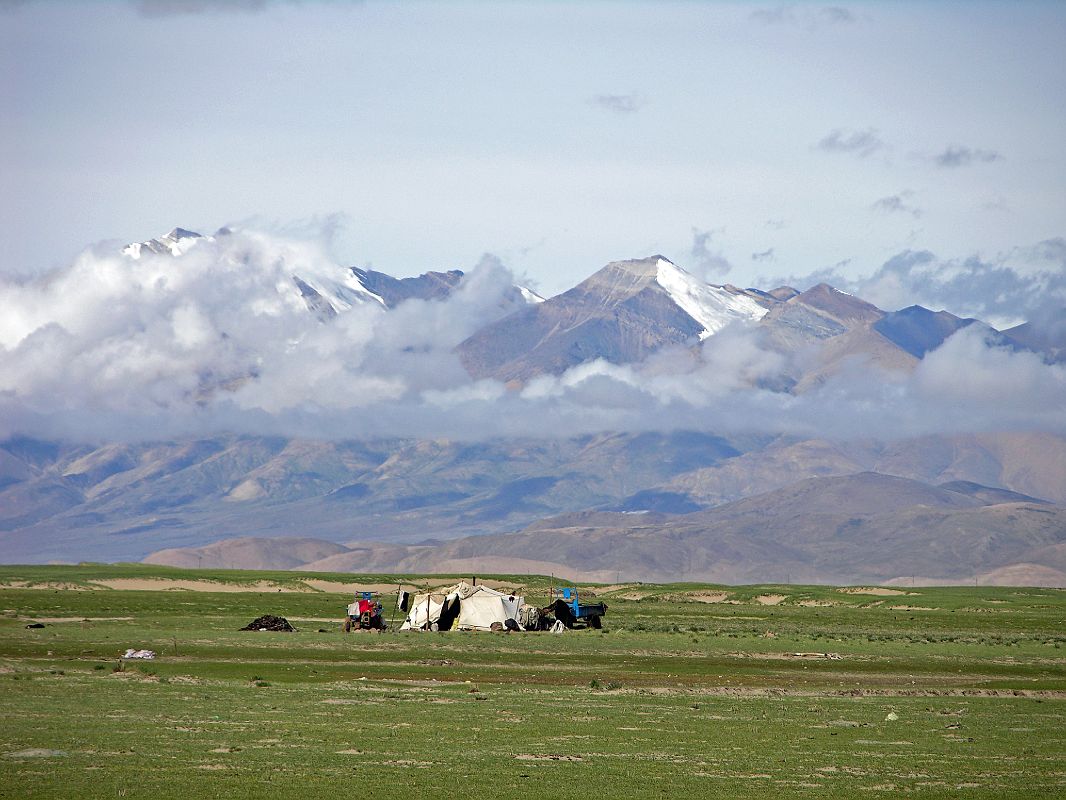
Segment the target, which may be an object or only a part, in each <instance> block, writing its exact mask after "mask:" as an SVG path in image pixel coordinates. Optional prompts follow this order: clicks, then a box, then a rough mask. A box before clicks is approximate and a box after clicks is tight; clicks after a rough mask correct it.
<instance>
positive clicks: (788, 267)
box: [0, 0, 1066, 294]
mask: <svg viewBox="0 0 1066 800" xmlns="http://www.w3.org/2000/svg"><path fill="white" fill-rule="evenodd" d="M0 9H2V10H0V108H2V109H3V119H4V122H3V124H2V125H0V183H2V184H3V192H2V197H0V214H2V216H3V222H2V226H3V234H2V236H0V272H3V273H5V274H15V273H23V274H25V273H39V272H42V271H44V270H47V269H49V268H51V267H58V266H61V265H64V264H67V263H69V262H70V260H71V259H72V258H73V257H74V255H75V254H76V253H77V252H78V251H79V250H81V249H82V248H83V247H84V246H85V245H87V244H89V243H91V242H94V241H98V240H102V239H117V240H121V241H131V240H141V239H145V238H149V237H151V236H154V235H158V234H160V233H163V232H165V231H167V230H169V229H170V228H171V227H173V226H175V225H182V226H184V227H189V228H194V229H198V230H203V231H205V232H210V231H211V230H213V229H215V228H217V227H219V226H222V225H225V224H231V223H234V222H238V223H239V222H242V221H248V220H254V221H255V224H256V225H259V226H262V227H267V228H285V229H289V230H292V229H313V228H315V227H316V226H318V225H322V224H325V227H327V228H329V229H330V230H334V229H335V230H336V234H335V239H334V241H333V245H332V247H333V250H334V253H335V255H336V257H337V258H338V259H339V260H341V261H342V262H343V263H351V264H357V265H366V264H370V265H372V266H373V267H374V268H376V269H381V270H383V271H386V272H390V273H392V274H397V275H409V274H416V273H418V272H421V271H424V270H426V269H446V268H455V267H458V268H464V269H466V268H470V267H471V266H473V265H474V264H476V263H477V262H478V260H479V259H480V258H481V256H482V254H483V253H492V254H494V255H496V256H498V257H499V258H500V259H501V260H502V261H503V263H504V264H506V265H507V266H508V267H510V268H511V269H512V270H514V271H515V272H517V273H519V274H524V275H526V276H528V277H529V278H531V279H532V281H533V282H535V284H536V285H538V287H539V288H540V290H541V291H542V293H545V294H553V293H555V292H558V291H561V290H563V289H565V288H568V287H569V286H571V285H572V284H573V283H575V282H576V281H577V280H579V279H581V278H583V277H585V276H586V275H588V274H590V273H591V272H593V271H594V270H595V269H597V268H598V267H599V266H601V265H602V264H604V263H606V262H608V261H611V260H616V259H622V258H630V257H640V256H644V255H648V254H651V253H656V252H660V253H663V254H664V255H666V256H667V257H669V258H671V259H672V260H674V261H675V262H677V263H678V264H680V265H682V266H684V267H686V268H688V269H690V270H692V271H694V272H697V273H700V274H703V275H704V276H705V277H707V278H709V279H712V280H714V281H716V282H726V281H728V282H732V283H737V284H747V285H751V284H757V283H764V282H765V281H768V280H770V279H772V278H777V277H789V276H793V277H800V276H807V275H810V274H811V273H815V272H818V271H822V270H827V269H834V270H835V271H836V273H837V274H839V275H845V276H848V277H850V278H854V279H858V278H860V277H861V276H868V275H871V274H873V273H875V272H876V271H877V270H879V269H880V268H881V266H882V265H883V264H885V263H886V262H888V261H890V259H892V258H893V257H894V256H897V255H898V254H899V253H901V252H904V251H907V250H928V251H931V252H932V253H934V254H935V255H936V257H937V258H939V259H943V260H948V261H950V260H952V259H957V260H960V261H962V260H965V259H968V258H971V257H974V256H976V257H978V258H980V259H982V260H984V261H986V262H995V261H997V260H1000V259H1008V260H1009V259H1012V258H1013V259H1023V260H1024V255H1022V254H1024V253H1026V252H1028V248H1032V247H1033V246H1034V245H1037V244H1038V243H1040V242H1044V241H1046V240H1055V239H1058V238H1060V237H1063V236H1066V148H1064V147H1063V146H1062V143H1063V142H1064V141H1066V57H1064V56H1063V53H1064V52H1066V5H1063V4H1061V3H1052V2H1047V3H916V4H911V3H902V2H894V3H844V4H834V5H822V4H813V3H812V4H808V3H800V4H794V5H787V6H781V5H777V4H758V3H739V4H719V3H697V2H686V3H638V2H631V3H614V4H604V3H508V4H494V3H434V4H428V3H426V4H423V3H379V2H365V3H339V2H338V3H318V2H311V1H310V0H308V1H307V2H301V3H294V2H269V1H268V0H262V2H256V1H255V0H251V2H237V3H217V2H195V1H190V2H182V1H181V0H174V1H173V2H141V3H136V2H111V3H108V2H93V3H89V2H85V3H63V2H48V1H47V0H40V1H39V2H33V0H29V1H28V2H15V3H11V2H2V3H0ZM337 222H339V227H335V224H336V223H337ZM1022 266H1024V265H1022Z"/></svg>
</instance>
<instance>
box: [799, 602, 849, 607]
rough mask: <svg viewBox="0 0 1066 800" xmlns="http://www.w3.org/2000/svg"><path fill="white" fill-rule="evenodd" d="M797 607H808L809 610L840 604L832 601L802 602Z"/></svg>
mask: <svg viewBox="0 0 1066 800" xmlns="http://www.w3.org/2000/svg"><path fill="white" fill-rule="evenodd" d="M796 605H798V606H806V607H807V608H824V607H825V606H835V605H839V603H834V602H833V601H832V600H800V601H799V602H798V603H796Z"/></svg>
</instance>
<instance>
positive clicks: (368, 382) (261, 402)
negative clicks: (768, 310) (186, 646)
mask: <svg viewBox="0 0 1066 800" xmlns="http://www.w3.org/2000/svg"><path fill="white" fill-rule="evenodd" d="M1041 247H1043V248H1044V250H1043V251H1042V252H1041V254H1039V255H1040V256H1041V257H1042V258H1044V259H1045V261H1046V266H1045V268H1043V269H1037V270H1036V271H1035V272H1034V273H1032V274H1027V275H1023V274H1020V273H1018V272H1014V271H1011V270H1009V269H1008V268H1006V267H1005V266H1004V265H989V264H985V263H983V262H977V261H967V262H961V263H951V264H945V263H942V262H938V261H937V260H936V259H935V258H934V257H932V256H931V255H930V254H925V253H912V254H905V255H902V256H900V257H898V258H897V259H893V260H892V261H890V262H889V263H887V264H885V265H884V266H883V267H882V268H881V270H879V271H878V273H876V274H875V275H873V276H871V277H870V278H869V279H867V280H866V281H863V282H861V284H860V285H859V286H852V285H850V284H847V283H845V282H842V283H841V284H838V285H842V288H849V289H857V290H858V293H859V294H860V295H861V296H862V297H864V298H865V299H867V300H869V301H871V302H874V303H877V304H879V305H882V307H887V308H894V307H899V306H902V305H906V304H908V303H909V302H915V301H917V300H918V299H922V298H917V297H913V296H910V293H911V292H913V291H914V290H915V289H919V290H921V292H922V294H923V297H930V296H933V297H934V302H935V301H937V300H939V301H940V302H941V303H942V304H946V305H949V307H950V308H951V310H953V311H956V312H960V311H961V312H963V313H972V314H973V315H974V316H978V315H979V313H988V314H990V315H992V316H994V317H995V318H996V319H997V320H998V319H1000V318H1006V317H1008V316H1010V314H1011V313H1014V314H1017V313H1018V312H1017V309H1019V308H1020V309H1024V310H1026V311H1029V310H1032V311H1036V310H1037V309H1039V308H1040V307H1041V301H1042V299H1046V300H1048V301H1058V302H1059V303H1060V306H1061V293H1062V291H1063V285H1064V278H1063V271H1062V267H1061V263H1059V262H1057V261H1056V260H1055V259H1059V261H1061V255H1062V254H1061V250H1062V249H1063V244H1062V242H1057V243H1056V242H1048V243H1044V244H1043V245H1042V246H1041ZM1056 248H1057V249H1056ZM1038 260H1039V259H1038ZM1056 264H1058V266H1055V265H1056ZM594 268H595V265H593V267H592V268H589V269H585V265H577V266H575V270H581V271H582V272H583V273H588V272H592V271H593V269H594ZM349 274H350V273H349V271H348V270H347V269H346V268H345V267H344V266H342V265H339V264H337V263H335V262H334V260H333V259H332V258H331V257H330V256H329V254H328V247H327V246H325V245H324V244H322V243H321V242H318V241H315V240H314V239H304V240H296V239H291V238H283V237H279V236H276V235H270V234H266V233H263V232H258V231H251V230H246V231H236V232H228V233H226V234H225V235H218V236H215V237H211V238H205V239H202V240H198V241H197V243H196V245H195V246H193V247H190V248H189V249H188V251H187V252H184V253H183V254H181V255H180V256H177V257H175V256H172V255H170V254H169V253H165V254H155V253H151V252H147V251H145V252H143V253H142V255H141V257H139V258H133V257H131V256H129V255H126V254H123V253H122V252H121V250H120V248H119V247H116V246H115V245H114V244H113V243H111V244H107V245H98V246H96V247H94V248H91V249H89V250H87V251H86V252H84V253H83V254H82V255H81V256H80V257H79V258H78V259H77V260H76V261H75V262H74V263H73V264H72V265H71V266H70V267H69V268H67V269H64V270H61V271H58V272H55V273H53V274H50V275H48V276H45V277H44V278H42V279H38V280H34V281H31V282H13V281H6V282H5V281H3V280H0V309H2V311H3V313H2V314H0V437H8V436H12V435H19V434H25V435H32V436H36V437H44V438H48V437H62V438H66V439H85V440H90V441H96V440H117V439H156V438H162V437H170V436H178V435H187V434H194V435H199V434H210V433H216V432H221V431H233V432H238V433H257V434H264V433H278V434H286V435H302V436H305V437H325V438H358V437H368V436H379V435H380V436H396V435H402V436H407V435H410V436H419V437H433V436H441V437H451V438H470V439H476V438H484V437H489V436H495V435H530V434H532V435H545V436H563V435H573V434H577V433H582V432H592V431H600V430H629V431H636V430H669V429H677V428H685V429H696V430H715V431H739V430H758V431H770V432H793V433H798V434H813V433H820V434H823V435H825V434H830V435H833V434H835V435H841V436H880V437H895V436H900V437H902V436H912V435H920V434H923V433H932V432H962V431H978V430H996V429H1037V430H1052V431H1057V432H1066V369H1064V368H1063V367H1062V366H1061V365H1055V364H1047V363H1045V361H1044V360H1043V359H1041V357H1040V356H1039V355H1037V354H1034V353H1028V352H1016V351H1013V350H1009V349H1006V348H1004V347H1001V346H997V344H996V342H995V340H994V339H992V338H990V337H989V330H988V329H987V328H985V327H983V326H976V325H974V326H971V327H969V328H965V329H962V330H960V331H959V332H957V333H955V334H954V335H953V336H951V337H950V338H949V339H948V340H947V341H946V342H945V343H944V344H943V345H942V346H941V347H939V348H938V349H936V350H935V351H933V352H931V353H929V354H928V355H926V357H925V358H924V359H923V360H921V361H920V362H919V363H918V365H917V366H916V367H915V368H914V369H913V371H910V372H886V371H883V370H881V369H880V368H878V367H876V366H873V365H871V364H869V363H867V362H865V361H864V360H863V359H862V358H861V357H856V358H855V359H853V360H850V361H848V362H846V363H845V366H844V368H843V369H841V370H840V371H838V372H836V373H835V374H833V375H831V376H829V377H828V378H827V379H825V380H824V382H822V383H820V385H818V386H816V387H814V388H811V389H809V390H807V391H805V392H803V393H788V392H784V391H779V390H774V389H773V388H760V387H773V386H774V379H775V377H776V376H778V375H779V374H781V373H782V371H783V370H785V369H786V368H787V367H789V363H788V362H789V361H794V360H796V359H801V360H802V359H803V358H808V357H810V355H809V353H806V352H804V351H798V352H796V353H792V354H782V353H781V352H777V351H772V350H769V349H765V347H764V346H763V345H762V344H761V339H760V338H759V336H758V330H757V324H751V325H746V326H745V325H734V326H731V327H729V328H727V329H726V330H724V331H722V332H721V333H718V334H716V335H714V336H710V337H708V338H707V339H706V340H705V341H703V342H702V343H700V344H696V343H695V342H693V343H692V345H691V346H686V347H668V348H664V349H662V350H660V351H658V352H657V353H655V354H654V355H653V356H652V357H651V358H649V359H647V360H645V361H643V362H641V363H639V364H629V365H617V364H611V363H607V362H606V361H603V360H594V361H590V362H587V363H584V364H581V365H579V366H576V367H573V368H571V369H569V370H567V371H566V372H565V373H563V374H560V375H542V376H539V377H536V378H534V379H532V380H530V381H528V382H526V383H525V384H524V385H522V386H513V385H512V386H505V385H504V384H503V383H501V382H499V381H497V380H493V379H481V380H474V379H472V378H470V377H469V375H468V374H467V372H466V371H465V370H464V368H463V366H462V364H461V362H460V360H459V357H458V356H457V355H456V353H455V348H456V346H457V345H459V344H460V342H462V341H463V340H464V339H466V338H467V337H469V336H471V335H472V334H474V333H475V332H476V331H478V330H479V329H481V328H483V327H484V326H486V325H488V324H489V323H491V322H494V321H496V320H498V319H500V318H501V317H503V316H504V315H506V314H507V313H510V312H511V311H513V310H514V308H515V306H514V301H513V296H514V284H515V278H514V276H513V275H511V274H510V272H509V271H508V270H507V269H506V268H505V267H504V266H503V265H502V264H501V263H500V262H499V261H498V260H497V259H495V258H493V257H492V256H485V257H484V258H483V259H482V260H481V262H480V263H478V264H477V265H476V266H475V267H474V268H473V269H471V270H469V272H468V273H467V275H466V276H465V277H464V278H463V280H462V281H461V283H460V284H459V286H458V287H457V288H456V289H455V290H454V291H453V292H452V293H451V294H450V295H448V296H447V297H445V298H443V299H439V300H420V299H411V300H407V301H406V302H403V303H400V304H399V305H398V306H396V307H395V308H392V309H390V310H386V309H385V308H384V307H383V306H382V304H381V303H380V302H377V300H376V299H375V298H373V297H372V296H369V295H366V296H363V295H361V294H360V292H359V290H357V289H353V290H351V291H349V290H344V291H342V292H341V294H340V295H338V296H339V297H340V298H341V300H340V302H341V305H342V306H343V307H342V308H341V309H340V313H336V314H332V315H325V314H322V313H315V310H314V308H309V305H311V303H310V302H309V301H308V299H307V295H306V293H305V292H304V291H303V290H301V288H300V284H301V282H303V283H305V285H311V286H327V285H336V286H341V287H342V288H343V283H344V281H345V279H346V276H348V275H349ZM294 276H296V277H298V278H299V279H300V280H299V281H297V280H294ZM582 277H583V275H582ZM989 281H992V282H995V286H996V287H997V292H996V293H995V297H996V298H998V299H997V300H996V303H998V304H996V303H994V304H991V305H984V306H983V307H982V308H976V307H974V306H973V305H967V303H968V302H970V301H968V300H967V299H966V298H967V291H968V290H974V291H973V296H981V295H982V294H985V295H987V296H991V295H990V294H989V293H985V292H984V291H983V289H982V286H983V285H984V284H982V282H989ZM762 288H767V289H768V288H771V287H768V286H767V287H762ZM798 288H805V287H798ZM985 288H988V287H987V286H986V287H985ZM930 292H931V294H930ZM349 305H350V307H347V306H349ZM934 307H936V306H934ZM1012 309H1013V312H1012Z"/></svg>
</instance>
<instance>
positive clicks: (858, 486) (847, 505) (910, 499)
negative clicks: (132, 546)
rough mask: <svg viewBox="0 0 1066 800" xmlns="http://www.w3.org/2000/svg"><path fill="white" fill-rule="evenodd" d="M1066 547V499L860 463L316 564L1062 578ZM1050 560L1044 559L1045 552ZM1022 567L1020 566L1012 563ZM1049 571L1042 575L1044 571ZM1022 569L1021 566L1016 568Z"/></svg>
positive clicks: (368, 550) (741, 578)
mask: <svg viewBox="0 0 1066 800" xmlns="http://www.w3.org/2000/svg"><path fill="white" fill-rule="evenodd" d="M1064 549H1066V508H1062V507H1060V506H1052V505H1048V504H1046V503H1028V502H1011V503H996V504H993V505H984V504H983V503H982V500H981V499H980V497H977V496H974V494H972V493H963V492H955V491H951V490H949V489H944V488H939V487H934V486H929V485H927V484H923V483H920V482H918V481H912V480H908V479H905V478H899V477H893V476H886V475H879V474H877V473H861V474H858V475H849V476H844V477H832V478H813V479H809V480H805V481H800V482H799V483H796V484H794V485H791V486H788V487H785V488H783V489H778V490H775V491H772V492H767V493H764V494H761V495H757V496H754V497H749V498H746V499H744V500H740V501H737V502H734V503H729V504H727V505H724V506H720V507H718V508H713V509H710V510H707V511H701V512H698V513H694V514H687V515H666V514H640V513H616V512H596V513H588V512H582V513H576V514H565V515H561V516H557V517H554V518H551V519H547V520H542V521H541V522H539V523H537V524H536V525H535V526H531V527H530V528H527V529H526V530H524V531H521V532H519V533H515V534H506V535H490V536H476V537H467V538H464V539H458V540H453V541H449V542H444V543H442V544H438V545H429V544H426V545H421V546H399V545H382V544H376V543H360V544H358V545H352V548H351V550H350V552H346V553H340V554H338V555H335V556H331V557H328V558H326V559H324V560H319V561H317V562H314V563H312V564H308V565H305V567H304V568H307V569H347V570H353V571H361V572H367V571H409V572H464V571H471V570H473V571H478V570H480V571H484V570H486V569H489V570H492V571H498V572H521V571H527V570H533V571H537V572H544V571H550V572H554V573H556V574H560V575H567V576H572V577H573V576H583V579H588V580H592V579H596V578H590V577H588V576H593V575H595V576H599V579H607V578H610V579H612V580H613V579H615V578H618V577H621V578H625V579H630V580H656V581H678V580H706V581H718V582H725V583H751V582H763V581H785V580H791V581H795V582H823V583H855V582H865V581H871V582H883V581H886V580H890V579H893V578H897V577H899V576H901V575H902V576H911V575H913V576H927V577H929V576H931V579H937V580H941V581H949V582H967V581H969V580H972V579H973V576H975V575H977V576H979V575H982V574H984V575H991V574H992V573H993V572H995V571H997V570H1000V571H1003V570H1007V571H1004V572H1001V573H1000V574H1002V575H1011V574H1013V575H1023V574H1025V575H1031V576H1034V577H1032V578H1031V580H1051V578H1048V576H1049V575H1052V576H1053V572H1044V573H1041V572H1040V571H1039V570H1036V571H1034V569H1033V567H1032V565H1036V566H1038V567H1040V566H1046V568H1047V569H1048V570H1052V571H1055V570H1057V569H1058V566H1059V564H1060V562H1061V554H1062V552H1063V550H1064ZM1042 558H1043V559H1046V561H1042ZM1015 565H1029V566H1028V567H1025V568H1024V569H1023V568H1022V567H1020V566H1019V567H1018V569H1017V570H1015V571H1014V572H1010V571H1009V570H1008V568H1010V567H1012V566H1015ZM1041 575H1043V577H1040V576H1041ZM1019 580H1020V578H1019Z"/></svg>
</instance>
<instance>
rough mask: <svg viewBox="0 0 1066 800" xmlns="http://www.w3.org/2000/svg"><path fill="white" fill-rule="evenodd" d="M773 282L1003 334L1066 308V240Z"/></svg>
mask: <svg viewBox="0 0 1066 800" xmlns="http://www.w3.org/2000/svg"><path fill="white" fill-rule="evenodd" d="M886 199H888V200H889V201H891V198H886ZM900 199H901V201H902V200H904V198H902V197H901V198H900ZM879 202H880V201H879ZM888 210H893V209H888ZM895 210H900V211H906V210H907V209H906V208H899V209H895ZM768 282H775V285H776V282H781V283H787V284H789V285H792V286H796V287H797V288H807V287H809V286H813V285H814V284H816V283H822V282H825V283H829V284H832V285H833V286H836V287H837V288H839V289H843V290H845V291H848V292H851V293H852V294H855V295H858V296H859V297H862V298H863V299H864V300H868V301H869V302H871V303H873V304H874V305H876V306H879V307H880V308H883V309H886V310H888V311H894V310H897V309H900V308H903V307H905V306H909V305H914V304H918V305H923V306H926V307H927V308H931V309H933V310H937V311H939V310H941V309H944V310H947V311H950V312H951V313H953V314H956V315H958V316H960V317H974V318H976V319H980V320H983V321H984V322H987V323H988V324H990V325H992V326H994V327H996V328H999V329H1001V330H1002V329H1004V328H1008V327H1011V326H1013V325H1017V324H1019V323H1021V322H1024V321H1026V320H1032V319H1037V318H1045V317H1049V316H1050V315H1054V314H1055V313H1057V312H1058V311H1060V310H1061V309H1064V308H1066V239H1063V238H1062V237H1056V238H1053V239H1045V240H1044V241H1041V242H1038V243H1036V244H1034V245H1029V246H1025V247H1016V248H1013V249H1012V250H1010V251H1008V252H1006V253H1001V254H998V255H996V256H994V257H987V256H986V257H982V256H979V255H973V256H969V257H967V258H961V259H943V258H939V257H938V256H937V255H936V254H935V253H932V252H930V251H928V250H903V251H900V252H899V253H897V254H896V255H894V256H892V257H891V258H890V259H888V260H887V261H886V262H885V263H884V264H882V265H881V266H880V267H879V268H878V269H876V270H874V271H873V272H872V273H871V274H869V275H866V276H864V277H860V278H848V277H846V276H845V275H844V274H842V273H841V272H839V271H838V270H837V269H836V268H829V269H825V270H820V271H818V272H815V273H811V274H809V275H803V276H795V275H791V276H788V277H776V278H772V279H768Z"/></svg>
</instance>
